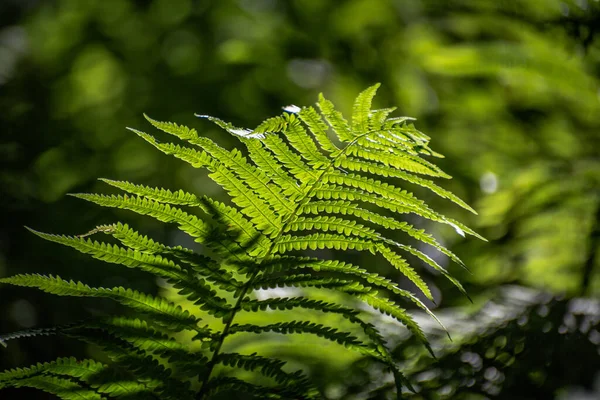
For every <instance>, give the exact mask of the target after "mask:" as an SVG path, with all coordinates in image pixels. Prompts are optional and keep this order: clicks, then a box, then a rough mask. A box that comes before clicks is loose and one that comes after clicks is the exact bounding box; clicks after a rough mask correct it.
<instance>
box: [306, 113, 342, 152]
mask: <svg viewBox="0 0 600 400" xmlns="http://www.w3.org/2000/svg"><path fill="white" fill-rule="evenodd" d="M298 117H299V118H300V119H301V120H302V122H304V123H305V124H306V126H307V127H308V129H309V130H310V132H311V133H312V134H313V136H314V137H315V139H316V140H317V143H319V146H320V147H321V148H322V149H323V150H325V151H327V152H329V153H336V152H338V151H339V148H338V147H337V146H336V145H335V144H333V142H332V141H331V140H330V139H329V137H328V136H327V130H328V128H327V125H326V124H325V123H324V122H323V119H322V118H321V116H320V115H319V114H318V113H317V111H316V110H315V109H314V108H313V107H303V108H302V110H301V111H300V112H299V113H298Z"/></svg>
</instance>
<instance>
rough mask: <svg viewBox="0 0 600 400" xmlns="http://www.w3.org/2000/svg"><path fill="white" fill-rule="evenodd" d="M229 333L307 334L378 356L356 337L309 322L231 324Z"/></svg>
mask: <svg viewBox="0 0 600 400" xmlns="http://www.w3.org/2000/svg"><path fill="white" fill-rule="evenodd" d="M229 332H230V333H231V334H235V333H242V332H244V333H255V334H260V333H263V332H273V333H280V334H284V335H285V334H292V333H301V334H305V333H309V334H313V335H316V336H318V337H322V338H324V339H327V340H330V341H332V342H336V343H339V344H341V345H343V346H344V347H346V348H348V349H351V350H354V351H357V352H359V353H361V354H363V355H367V356H375V357H377V356H378V353H377V351H376V349H374V348H373V347H371V346H369V345H367V344H365V343H363V342H362V341H361V340H359V339H358V338H357V337H356V336H353V335H351V334H349V333H347V332H343V331H339V330H337V329H336V328H332V327H328V326H325V325H323V324H317V323H314V322H311V321H291V322H280V323H275V324H269V325H262V326H260V325H254V324H241V325H238V324H233V325H231V327H230V329H229Z"/></svg>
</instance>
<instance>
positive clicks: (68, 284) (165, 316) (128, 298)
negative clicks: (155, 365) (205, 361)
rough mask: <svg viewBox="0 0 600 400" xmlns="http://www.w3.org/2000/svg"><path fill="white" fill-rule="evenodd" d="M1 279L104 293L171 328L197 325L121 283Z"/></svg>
mask: <svg viewBox="0 0 600 400" xmlns="http://www.w3.org/2000/svg"><path fill="white" fill-rule="evenodd" d="M0 283H10V284H12V285H16V286H25V287H34V288H38V289H40V290H43V291H44V292H46V293H52V294H55V295H58V296H75V297H105V298H109V299H112V300H115V301H117V302H119V303H121V304H123V305H124V306H127V307H130V308H132V309H134V310H135V311H138V312H141V313H144V314H147V315H151V316H152V319H153V321H154V322H156V323H159V324H160V325H161V326H164V327H165V328H168V329H171V330H182V329H193V330H196V329H198V327H197V324H198V321H199V320H198V318H197V317H194V316H193V315H191V314H190V313H189V312H187V311H185V310H182V309H181V307H180V306H178V305H175V304H173V303H171V302H169V301H168V300H166V299H164V298H162V297H154V296H152V295H149V294H144V293H140V292H138V291H135V290H131V289H125V288H122V287H115V288H110V289H108V288H102V287H98V288H95V287H90V286H88V285H86V284H84V283H81V282H75V281H65V280H64V279H62V278H60V277H58V276H56V277H55V276H52V275H50V276H43V275H37V274H35V275H30V274H23V275H14V276H12V277H8V278H2V279H0Z"/></svg>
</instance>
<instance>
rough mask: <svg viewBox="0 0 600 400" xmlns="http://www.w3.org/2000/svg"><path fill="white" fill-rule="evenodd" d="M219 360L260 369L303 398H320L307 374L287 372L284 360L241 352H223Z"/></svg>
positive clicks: (236, 365)
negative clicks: (284, 367)
mask: <svg viewBox="0 0 600 400" xmlns="http://www.w3.org/2000/svg"><path fill="white" fill-rule="evenodd" d="M217 362H218V363H220V364H223V365H226V366H229V367H233V368H241V369H244V370H246V371H258V372H260V373H261V374H262V375H264V376H266V377H268V378H272V379H273V380H274V381H275V382H276V383H277V384H279V385H282V386H283V387H285V388H287V389H288V390H290V391H291V389H292V388H293V389H294V390H295V391H296V395H297V396H299V397H301V398H307V399H310V398H319V397H320V396H319V392H318V391H317V390H316V388H314V387H313V386H312V385H311V384H310V381H309V379H308V377H306V375H304V374H303V373H302V372H301V371H297V372H294V373H289V372H285V371H284V370H283V366H284V365H285V362H284V361H281V360H276V359H272V358H267V357H261V356H259V355H257V354H256V353H253V354H249V355H244V354H239V353H221V354H220V355H219V357H218V358H217Z"/></svg>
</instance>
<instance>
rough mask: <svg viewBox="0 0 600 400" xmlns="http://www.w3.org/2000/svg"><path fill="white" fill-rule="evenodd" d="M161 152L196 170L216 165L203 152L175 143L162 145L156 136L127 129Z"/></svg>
mask: <svg viewBox="0 0 600 400" xmlns="http://www.w3.org/2000/svg"><path fill="white" fill-rule="evenodd" d="M127 129H129V130H130V131H132V132H133V133H135V134H136V135H138V136H139V137H141V138H142V139H144V140H145V141H147V142H148V143H150V144H151V145H153V146H154V147H156V148H157V149H158V150H160V151H161V152H163V153H165V154H168V155H171V156H173V157H176V158H179V159H180V160H182V161H185V162H187V163H188V164H190V165H191V166H192V167H194V168H204V167H208V166H211V165H213V164H214V162H215V161H214V160H213V158H212V157H211V156H209V155H208V154H206V153H205V152H203V151H197V150H195V149H192V148H189V147H185V146H180V145H177V144H174V143H160V142H158V141H157V140H156V139H155V138H154V136H152V135H149V134H147V133H145V132H142V131H138V130H137V129H133V128H127Z"/></svg>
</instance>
